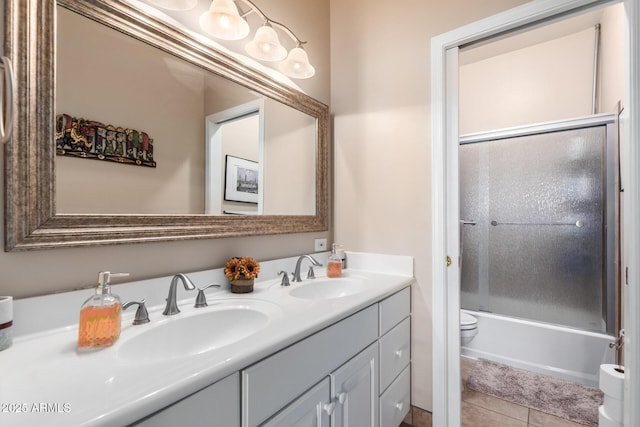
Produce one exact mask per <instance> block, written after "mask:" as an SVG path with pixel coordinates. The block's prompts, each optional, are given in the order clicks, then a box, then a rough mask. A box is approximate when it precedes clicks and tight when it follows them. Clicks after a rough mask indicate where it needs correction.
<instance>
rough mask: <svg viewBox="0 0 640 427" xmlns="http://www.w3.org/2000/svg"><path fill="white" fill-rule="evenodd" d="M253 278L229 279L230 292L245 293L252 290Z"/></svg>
mask: <svg viewBox="0 0 640 427" xmlns="http://www.w3.org/2000/svg"><path fill="white" fill-rule="evenodd" d="M253 280H254V279H237V280H230V282H231V293H234V294H247V293H249V292H253Z"/></svg>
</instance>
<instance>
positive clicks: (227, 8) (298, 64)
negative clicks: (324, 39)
mask: <svg viewBox="0 0 640 427" xmlns="http://www.w3.org/2000/svg"><path fill="white" fill-rule="evenodd" d="M238 1H239V2H242V3H244V5H245V6H247V7H248V9H247V10H246V11H245V12H243V13H242V14H240V13H239V12H238V8H237V6H236V4H235V2H234V0H213V1H212V3H211V8H210V9H209V11H207V12H205V13H204V14H202V16H201V17H200V25H201V26H202V28H204V30H205V31H207V32H208V33H209V34H210V35H212V36H214V37H218V38H221V39H224V40H240V39H243V38H244V37H246V35H247V34H248V32H249V30H248V27H249V25H248V23H247V21H246V20H245V19H244V18H246V17H247V16H248V15H249V14H251V13H256V14H258V15H259V16H260V18H262V21H263V22H264V25H263V26H261V27H260V28H258V30H257V31H256V34H255V36H254V37H253V40H251V41H250V42H249V43H247V45H246V46H245V50H246V51H247V53H248V54H249V55H251V56H252V57H254V58H255V59H258V60H260V61H269V62H274V61H282V60H283V59H285V58H286V59H285V60H284V61H283V62H281V63H280V65H279V69H280V71H281V72H283V73H284V74H285V75H287V76H289V77H293V78H296V79H308V78H310V77H312V76H313V75H314V74H315V72H316V71H315V69H314V68H313V66H312V65H311V64H310V63H309V57H308V56H307V53H306V52H305V51H304V50H303V49H302V45H303V44H305V43H306V42H303V41H301V40H300V39H299V38H298V37H297V36H296V35H295V34H293V32H292V31H291V30H290V29H289V28H288V27H287V26H285V25H283V24H281V23H279V22H275V21H273V20H271V19H269V18H268V17H267V16H266V15H265V14H264V13H263V12H262V11H261V10H260V9H259V8H258V6H256V5H255V4H254V3H253V2H252V1H251V0H236V2H238ZM223 21H224V22H225V25H227V26H228V27H229V30H228V32H229V33H233V34H236V35H237V38H233V39H229V38H225V37H224V35H219V34H220V33H221V32H218V31H211V29H212V28H214V27H216V28H217V27H219V26H222V22H223ZM214 22H220V23H221V24H220V25H219V26H216V25H214ZM245 27H246V28H247V29H245ZM274 27H277V28H279V29H280V30H282V32H283V33H285V34H286V35H287V36H289V37H290V38H291V40H293V42H294V43H295V45H296V47H294V48H293V49H291V51H290V52H289V55H288V56H287V50H286V49H285V48H284V47H283V46H282V45H281V44H280V40H279V39H278V34H277V33H276V31H275V29H274ZM232 28H235V29H232ZM225 34H226V33H225Z"/></svg>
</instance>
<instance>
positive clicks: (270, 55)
mask: <svg viewBox="0 0 640 427" xmlns="http://www.w3.org/2000/svg"><path fill="white" fill-rule="evenodd" d="M245 49H246V51H247V53H248V54H249V55H251V56H253V57H254V58H256V59H259V60H261V61H281V60H283V59H284V58H285V57H286V56H287V50H286V49H285V48H284V47H282V45H281V44H280V40H278V34H277V33H276V31H275V30H274V29H273V28H272V27H270V26H268V25H265V26H263V27H260V28H258V30H257V31H256V35H255V36H254V38H253V40H251V41H250V42H249V43H247V46H245Z"/></svg>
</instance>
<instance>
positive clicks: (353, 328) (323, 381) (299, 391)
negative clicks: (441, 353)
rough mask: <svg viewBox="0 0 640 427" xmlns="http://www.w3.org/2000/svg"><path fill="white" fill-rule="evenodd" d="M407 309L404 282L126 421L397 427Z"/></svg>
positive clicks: (403, 393)
mask: <svg viewBox="0 0 640 427" xmlns="http://www.w3.org/2000/svg"><path fill="white" fill-rule="evenodd" d="M409 315H410V290H409V288H405V289H403V290H401V291H399V292H397V293H395V294H394V295H392V296H390V297H388V298H386V299H384V300H382V301H380V302H379V303H374V304H373V305H371V306H369V307H367V308H365V309H363V310H361V311H359V312H357V313H355V314H353V315H351V316H349V317H347V318H345V319H343V320H341V321H339V322H337V323H335V324H333V325H331V326H329V327H327V328H325V329H323V330H321V331H319V332H316V333H314V334H312V335H310V336H308V337H306V338H303V339H302V340H300V341H298V342H297V343H295V344H292V345H291V346H289V347H287V348H285V349H283V350H281V351H279V352H277V353H274V354H272V355H271V356H269V357H267V358H265V359H263V360H261V361H259V362H257V363H255V364H254V365H251V366H248V367H247V368H245V369H243V370H241V371H240V372H239V373H235V374H233V375H231V376H229V377H227V378H225V379H223V380H220V381H218V382H217V383H215V384H213V385H211V386H209V387H206V388H204V389H203V390H200V391H199V392H196V393H194V394H193V395H191V396H188V397H186V398H185V399H182V400H180V401H179V402H177V403H175V404H173V405H171V406H169V407H167V408H165V409H163V410H161V411H158V412H156V413H155V414H152V415H150V416H148V417H146V418H144V419H143V420H140V421H138V422H137V423H134V424H133V425H135V426H149V427H151V426H153V427H158V426H160V427H163V426H176V425H179V426H180V427H189V426H198V427H200V426H207V425H211V426H225V427H237V426H242V427H256V426H268V427H291V426H296V427H311V426H315V427H398V425H399V424H400V422H401V421H402V419H403V418H404V417H405V415H406V414H407V412H408V410H409V406H410V400H409V399H410V396H409V391H410V388H409V383H410V370H409V363H410V343H409V340H410V320H409Z"/></svg>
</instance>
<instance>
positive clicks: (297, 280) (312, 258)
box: [291, 255, 322, 282]
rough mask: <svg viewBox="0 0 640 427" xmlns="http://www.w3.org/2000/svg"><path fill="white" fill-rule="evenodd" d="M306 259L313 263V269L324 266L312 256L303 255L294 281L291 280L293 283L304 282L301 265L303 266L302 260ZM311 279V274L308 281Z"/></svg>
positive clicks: (294, 273)
mask: <svg viewBox="0 0 640 427" xmlns="http://www.w3.org/2000/svg"><path fill="white" fill-rule="evenodd" d="M305 258H306V259H308V260H309V261H311V264H312V266H311V268H313V266H316V267H322V264H320V263H319V262H318V261H316V259H315V258H314V257H312V256H311V255H301V256H300V258H298V261H297V262H296V270H295V271H294V272H293V279H291V280H292V281H294V282H302V279H301V278H300V265H301V264H302V260H303V259H305ZM311 271H313V270H311ZM310 278H311V274H309V275H307V279H310Z"/></svg>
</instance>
